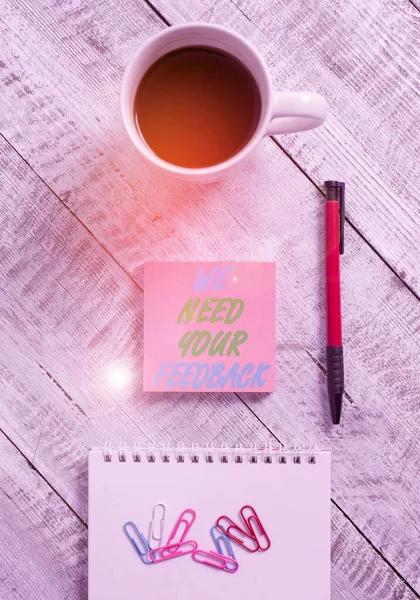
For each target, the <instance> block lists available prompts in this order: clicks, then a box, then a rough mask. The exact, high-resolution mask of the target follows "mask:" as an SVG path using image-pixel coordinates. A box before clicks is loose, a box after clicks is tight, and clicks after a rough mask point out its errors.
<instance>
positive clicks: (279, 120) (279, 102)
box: [267, 92, 328, 135]
mask: <svg viewBox="0 0 420 600" xmlns="http://www.w3.org/2000/svg"><path fill="white" fill-rule="evenodd" d="M327 110H328V105H327V101H326V100H325V98H324V97H323V96H320V95H319V94H312V93H310V92H275V93H274V103H273V114H272V117H271V121H270V123H269V125H268V127H267V135H277V134H278V133H295V132H297V131H306V130H307V129H314V128H315V127H319V125H322V123H323V122H324V121H325V118H326V116H327Z"/></svg>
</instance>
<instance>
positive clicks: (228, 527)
mask: <svg viewBox="0 0 420 600" xmlns="http://www.w3.org/2000/svg"><path fill="white" fill-rule="evenodd" d="M245 525H246V526H247V530H246V531H245V530H244V529H242V528H241V527H239V525H237V524H236V523H235V522H234V521H232V519H229V517H226V516H225V515H223V516H222V517H219V518H218V519H217V521H216V526H217V528H218V529H220V531H221V532H222V533H224V534H225V535H227V536H228V537H229V538H230V539H231V540H233V541H234V542H236V543H237V544H239V545H240V546H242V548H244V550H248V552H257V551H258V550H259V549H260V546H259V544H258V540H257V538H256V537H255V536H254V532H253V530H252V529H248V523H247V522H245Z"/></svg>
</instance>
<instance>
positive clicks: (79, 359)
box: [2, 144, 411, 566]
mask: <svg viewBox="0 0 420 600" xmlns="http://www.w3.org/2000/svg"><path fill="white" fill-rule="evenodd" d="M2 166H3V173H4V174H5V175H4V178H3V181H2V184H3V189H4V191H5V201H6V203H7V204H8V205H9V209H8V211H5V214H6V216H8V219H6V218H5V219H4V223H5V224H7V225H8V227H7V228H4V229H3V231H4V232H5V237H4V238H3V239H4V244H5V245H6V244H7V245H9V249H8V255H6V256H5V258H6V260H4V261H2V265H3V267H4V270H3V272H2V275H3V277H4V281H5V286H4V289H5V292H6V294H10V295H9V296H8V297H6V299H5V305H6V306H5V309H6V310H5V313H4V314H5V323H4V326H3V329H4V330H6V331H7V337H6V341H5V344H4V345H5V346H7V347H8V348H9V349H10V350H11V351H10V356H8V357H5V360H4V364H3V369H4V370H3V374H4V376H3V378H2V379H3V381H5V382H7V387H6V388H5V390H4V393H5V394H6V395H7V396H8V397H10V400H11V401H10V402H8V404H7V407H8V409H9V411H10V412H7V411H6V414H5V415H4V416H3V418H5V419H6V422H7V429H8V431H12V432H13V435H14V436H16V439H17V441H18V443H19V445H20V446H21V447H22V448H24V450H25V452H28V454H29V456H33V455H34V456H35V464H36V465H37V466H42V469H43V472H44V473H45V476H46V477H48V479H49V480H50V481H51V482H52V483H53V485H54V487H58V488H59V489H61V490H62V491H63V493H64V495H65V497H66V499H67V500H68V501H69V502H71V503H72V504H73V505H74V506H75V508H76V509H77V510H79V511H80V513H81V514H82V516H83V517H84V518H85V516H86V513H85V511H86V490H85V489H83V488H81V486H80V484H77V485H75V483H74V482H79V481H80V480H82V481H85V471H84V469H85V449H86V447H87V446H89V445H90V444H92V443H94V444H95V443H96V444H97V443H102V442H103V441H104V439H106V438H107V437H111V439H114V440H118V439H128V440H131V441H132V440H135V439H140V441H147V439H152V438H153V437H155V438H156V437H160V440H159V441H163V440H165V438H168V439H171V440H173V441H175V440H176V439H177V438H180V437H182V438H184V439H185V440H186V442H187V443H188V442H192V441H197V442H198V441H200V442H203V441H211V440H213V441H215V442H221V441H223V440H228V441H230V440H231V441H232V443H234V442H236V441H237V440H241V441H242V442H243V443H247V442H248V443H249V442H250V441H251V440H253V439H256V438H258V439H261V440H262V441H265V440H266V439H267V438H266V437H265V436H266V435H267V433H264V429H261V430H257V428H256V427H255V424H249V425H247V421H246V418H245V416H244V414H246V412H245V413H244V412H242V411H240V412H239V413H238V412H237V409H238V407H237V400H236V398H235V397H234V396H231V395H227V396H225V397H224V398H223V397H218V396H212V397H211V398H210V396H209V397H206V398H205V399H204V398H201V397H200V399H196V398H194V397H192V396H190V395H184V396H178V395H171V398H174V400H169V398H168V397H166V398H165V397H160V398H159V397H156V398H153V402H150V396H149V398H148V397H147V396H144V395H141V394H140V393H139V382H140V379H141V348H140V347H139V345H140V344H139V342H141V327H140V328H138V320H139V314H141V308H142V301H141V294H140V292H139V290H138V288H137V286H135V285H134V284H133V282H132V281H131V280H130V279H129V278H128V277H127V276H125V275H124V273H123V271H122V270H121V269H120V268H118V267H117V266H116V265H115V263H114V262H113V261H112V259H111V258H110V257H109V256H107V254H106V252H105V251H104V250H103V249H102V248H101V247H100V246H99V244H98V243H97V242H94V241H93V240H91V242H90V243H89V239H90V236H88V235H87V232H86V231H85V229H84V228H83V227H82V226H81V225H80V224H77V223H74V219H73V217H72V216H71V214H70V213H69V211H66V209H65V208H64V207H63V205H62V204H61V203H60V202H59V201H58V199H57V198H55V197H54V196H53V194H52V193H51V192H49V191H48V190H47V191H46V190H45V187H44V186H43V184H41V183H40V181H39V180H38V178H37V177H36V176H35V174H34V173H33V172H32V171H31V170H30V169H29V168H28V167H27V166H26V165H24V164H23V163H22V161H20V160H19V159H18V157H17V156H16V155H15V154H14V153H13V151H12V150H11V149H10V146H8V145H7V144H3V156H2ZM305 185H306V184H305ZM41 207H42V210H41ZM43 211H46V213H47V214H48V216H49V218H48V223H47V224H45V218H44V214H43ZM59 215H61V216H59ZM63 215H65V216H63ZM61 219H62V220H63V223H61ZM79 229H80V230H81V231H82V232H83V233H84V235H83V236H81V235H80V233H78V230H79ZM85 236H87V238H88V239H87V240H86V239H85ZM18 241H19V243H18ZM92 247H93V251H92V250H91V248H92ZM29 251H30V252H29ZM98 254H99V256H98ZM41 257H42V260H41ZM76 258H77V260H76ZM107 260H108V261H109V263H110V264H111V265H112V266H113V267H114V268H115V269H114V270H115V271H116V274H115V272H114V270H112V271H111V273H112V276H111V275H110V274H109V272H107V269H106V268H105V266H106V265H107ZM378 262H379V264H381V263H380V261H378ZM37 269H40V271H39V272H38V271H37ZM284 274H285V275H286V274H287V271H285V272H284ZM124 278H125V279H127V280H128V295H129V298H130V297H131V294H132V293H133V294H134V298H133V299H130V300H129V301H125V302H124V300H123V297H124V295H125V294H126V293H127V289H126V285H125V284H124ZM39 281H42V282H43V283H42V286H37V285H36V282H39ZM31 282H32V285H31ZM290 283H291V282H290V274H289V275H288V281H286V282H284V281H283V282H280V289H281V290H282V294H283V295H284V287H283V286H284V285H286V287H287V286H289V285H290ZM38 288H39V289H38ZM119 290H120V294H121V296H119V295H118V291H119ZM106 292H108V293H109V294H110V296H107V294H106ZM402 292H403V293H404V294H406V293H408V292H407V291H406V290H405V289H402ZM12 301H13V304H12V308H13V310H11V307H10V305H11V302H12ZM398 302H400V300H398ZM92 303H93V305H92ZM83 307H85V308H86V309H87V310H86V313H85V312H84V310H83ZM286 308H287V313H288V314H289V315H290V316H291V315H292V312H293V311H294V310H296V308H294V309H292V308H291V307H290V306H289V307H286V306H283V310H285V309H286ZM373 310H375V308H373ZM113 311H115V314H114V313H113ZM85 314H86V317H88V318H85ZM280 320H281V322H282V323H281V326H282V329H284V321H283V320H282V319H280ZM286 320H287V319H286ZM17 325H18V326H17ZM75 327H76V329H75ZM89 329H90V330H91V331H90V334H89ZM40 332H42V333H43V335H42V338H45V341H44V340H43V343H42V345H41V346H40V345H39V335H40ZM284 333H285V332H284V331H283V336H284ZM89 335H90V336H91V337H92V339H90V337H89ZM294 335H295V333H294ZM287 339H291V338H289V335H286V341H287ZM128 340H131V342H132V343H131V344H130V343H129V342H128ZM305 342H306V340H301V345H300V344H296V345H295V346H293V345H292V344H287V343H282V344H281V345H280V347H279V355H280V356H279V357H280V362H281V364H282V369H284V370H283V372H282V373H281V374H280V378H279V385H280V396H279V397H277V398H276V397H273V402H272V403H270V406H271V407H272V406H273V404H274V406H275V407H276V408H275V412H274V414H273V413H272V414H271V420H268V421H267V422H268V426H269V427H270V428H272V429H273V431H275V432H276V434H277V435H278V436H279V435H280V436H281V438H282V439H283V440H284V439H287V438H289V439H291V435H292V432H293V431H294V430H295V431H296V432H297V431H298V430H297V429H296V424H294V425H291V426H290V429H289V428H288V425H289V424H288V423H287V424H286V425H284V424H283V425H281V426H279V421H280V420H283V419H284V418H285V417H287V414H288V413H289V411H290V413H291V414H290V416H289V417H287V418H288V419H291V420H293V419H296V421H297V422H299V420H301V419H302V416H300V417H299V416H298V417H297V416H296V409H297V413H300V411H301V410H302V409H301V408H299V407H294V403H295V399H296V396H295V389H296V386H297V385H298V379H300V380H301V383H300V389H301V390H302V400H303V401H304V400H305V396H307V397H308V398H311V396H312V395H313V398H314V400H313V402H314V403H318V405H319V406H320V407H321V403H323V401H324V385H325V384H324V381H323V379H324V377H323V375H322V373H321V372H320V371H319V369H318V367H317V366H316V365H315V364H314V363H313V362H312V361H311V360H308V357H307V355H306V353H305ZM22 346H24V347H25V351H24V352H22ZM40 351H41V354H40V355H39V352H40ZM122 357H123V358H122ZM285 358H286V360H285ZM302 358H303V359H304V360H303V361H302ZM101 361H106V363H105V364H102V368H101ZM119 361H120V362H119ZM127 365H128V366H129V371H130V373H131V374H132V375H134V377H133V379H132V381H131V382H130V385H129V386H127V387H125V388H124V387H123V388H122V389H119V388H117V389H115V388H114V389H112V388H111V386H110V385H109V384H110V381H109V379H108V378H107V377H106V372H107V371H108V370H109V369H111V371H112V368H114V367H115V366H116V367H117V368H120V367H121V366H122V367H124V366H125V367H127ZM296 371H298V372H297V375H298V378H297V377H296ZM135 375H137V376H138V379H136V377H135ZM306 380H308V381H306ZM58 382H59V383H58ZM285 384H287V386H288V387H286V388H285ZM55 394H56V395H57V396H58V401H57V398H55ZM281 396H283V398H281ZM111 398H113V401H111ZM114 402H115V403H116V404H118V406H120V407H122V412H120V411H119V410H118V409H117V408H115V407H114ZM267 402H269V398H265V399H257V398H256V399H255V401H252V404H251V406H252V408H253V410H256V411H260V410H261V407H262V406H264V405H266V403H267ZM172 403H173V404H172ZM218 403H220V404H218ZM168 404H169V406H168ZM220 406H222V407H223V410H222V411H220V410H218V409H219V408H220ZM29 407H30V408H31V411H29ZM231 407H233V409H231ZM321 408H322V407H321ZM307 409H309V410H310V411H311V416H310V419H312V418H318V419H319V420H320V422H319V423H318V426H320V427H321V428H324V429H328V428H327V425H326V424H325V423H324V419H325V421H327V419H326V418H325V417H326V415H325V414H323V412H322V411H321V413H319V412H318V411H317V410H315V409H314V405H312V401H310V402H308V403H307V405H306V408H305V410H307ZM31 417H32V418H33V419H34V420H32V418H31ZM87 417H89V418H87ZM375 418H376V417H375ZM92 419H93V420H94V423H92V422H91V420H92ZM272 419H276V421H275V422H273V421H272ZM220 420H222V421H220ZM305 422H306V419H305ZM220 423H221V424H220ZM244 423H245V428H243V427H244ZM23 424H24V426H23ZM218 424H219V425H218ZM215 425H216V429H213V427H214V426H215ZM280 427H282V429H281V430H280ZM299 433H300V432H299ZM283 434H284V435H283ZM297 435H298V433H297ZM330 435H331V438H332V441H333V446H335V440H334V436H333V434H330ZM340 435H342V434H341V432H340ZM311 437H312V435H311ZM311 437H308V438H306V439H311ZM337 437H340V436H337ZM318 438H319V434H318ZM329 443H331V440H330V442H329ZM345 443H346V442H345V440H344V441H343V444H344V445H345ZM363 443H364V446H363V448H362V449H358V448H357V446H355V447H354V448H350V447H348V450H347V451H348V452H350V451H351V453H352V454H351V456H348V455H346V456H344V460H345V461H347V464H344V468H345V469H347V470H346V473H348V470H349V466H352V482H353V481H354V480H355V475H354V471H355V470H356V471H358V468H359V465H358V462H357V461H359V460H361V461H362V462H363V461H365V460H366V455H367V454H371V453H372V449H374V446H373V447H372V445H369V440H364V442H363ZM362 450H363V453H362ZM381 451H383V448H382V450H381ZM365 453H366V454H365ZM340 460H341V458H340ZM367 466H368V468H370V465H367ZM410 466H411V465H410ZM341 467H342V465H340V468H341ZM395 469H397V470H399V469H400V463H399V461H398V462H397V463H396V466H395V467H394V470H395ZM346 473H345V474H346ZM376 473H377V472H376ZM410 473H411V471H410ZM363 474H364V473H362V475H363ZM357 475H358V476H359V477H360V474H357ZM334 480H336V476H335V477H334ZM357 483H358V485H357V486H356V489H355V490H354V492H352V494H354V495H357V496H360V495H361V496H362V499H361V502H362V503H363V506H362V508H361V509H360V510H362V511H364V513H366V504H368V503H370V502H371V498H370V497H365V493H366V492H365V489H364V485H365V482H364V481H363V480H362V481H360V480H359V481H358V482H357ZM394 483H395V482H394ZM371 486H372V481H371V480H370V481H369V487H371ZM389 486H390V480H389V477H388V476H387V478H386V479H385V483H384V489H383V490H381V493H383V494H384V495H386V494H387V493H389ZM343 489H344V490H345V491H347V492H348V490H346V487H345V485H344V486H343ZM397 492H398V494H399V490H397ZM394 496H395V492H393V494H392V497H394ZM349 500H351V496H350V495H349V498H346V499H345V501H346V502H348V501H349ZM400 500H401V499H400V498H399V501H400ZM388 501H390V500H389V498H388ZM391 501H392V498H391ZM407 506H408V509H407V511H408V518H409V519H410V518H411V515H410V514H409V508H410V504H409V503H407ZM368 514H369V513H368ZM393 518H394V519H395V518H396V515H395V514H394V515H393ZM398 518H399V517H398V515H397V519H398ZM397 564H398V566H400V565H401V563H400V562H399V561H398V562H397Z"/></svg>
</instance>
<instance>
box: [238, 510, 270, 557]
mask: <svg viewBox="0 0 420 600" xmlns="http://www.w3.org/2000/svg"><path fill="white" fill-rule="evenodd" d="M240 513H241V517H242V519H243V520H244V523H245V524H246V526H247V527H248V529H249V530H250V532H251V533H252V536H253V537H254V538H255V539H256V541H257V544H258V547H259V549H260V550H261V551H262V552H265V551H266V550H268V549H269V548H270V546H271V541H270V538H269V537H268V535H267V532H266V531H265V529H264V527H263V524H262V523H261V521H260V518H259V516H258V515H257V513H256V511H255V508H253V507H252V506H249V504H247V505H245V506H243V507H242V508H241V510H240Z"/></svg>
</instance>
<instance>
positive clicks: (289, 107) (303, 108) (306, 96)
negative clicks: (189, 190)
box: [121, 23, 327, 182]
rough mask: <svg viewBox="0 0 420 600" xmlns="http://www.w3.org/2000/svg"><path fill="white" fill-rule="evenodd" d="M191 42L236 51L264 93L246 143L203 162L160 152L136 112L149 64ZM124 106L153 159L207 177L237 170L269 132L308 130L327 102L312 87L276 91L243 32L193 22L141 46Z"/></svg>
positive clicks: (184, 175) (131, 129)
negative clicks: (184, 162) (178, 160)
mask: <svg viewBox="0 0 420 600" xmlns="http://www.w3.org/2000/svg"><path fill="white" fill-rule="evenodd" d="M188 46H207V47H211V48H216V49H218V50H221V51H222V52H223V51H224V52H227V53H229V54H232V55H233V56H235V57H236V58H237V59H239V60H240V61H241V62H242V63H243V64H244V65H245V66H246V67H247V68H248V70H249V71H250V72H251V74H252V75H253V77H254V79H255V81H256V83H257V85H258V87H259V91H260V94H261V114H260V118H259V122H258V125H257V127H256V129H255V131H254V134H253V135H252V137H251V139H250V140H249V141H248V143H247V144H246V145H245V146H244V147H243V148H241V149H240V150H239V151H238V152H237V153H236V154H235V155H234V156H232V157H230V158H229V159H228V160H225V161H224V162H221V163H218V164H216V165H212V166H208V167H203V168H187V167H180V166H178V165H174V164H171V163H169V162H167V161H165V160H163V159H162V158H160V157H159V156H157V155H156V154H155V152H153V150H152V149H151V148H150V147H149V146H148V145H147V143H146V142H145V140H144V139H143V136H142V135H141V132H139V130H138V127H137V125H136V122H135V118H134V99H135V95H136V91H137V88H138V86H139V83H140V81H141V79H142V77H143V76H144V75H145V73H146V72H147V70H148V69H149V67H151V66H152V65H153V64H154V63H155V62H156V61H157V60H158V59H159V58H161V57H162V56H163V55H165V54H167V53H168V52H171V51H173V50H177V49H179V48H185V47H188ZM168 102H170V98H168ZM121 110H122V116H123V120H124V124H125V127H126V129H127V131H128V134H129V136H130V138H131V139H132V141H133V142H134V144H135V146H136V147H137V148H138V150H140V152H141V154H142V155H143V156H144V157H145V158H146V159H147V160H148V161H149V162H150V163H152V164H153V165H155V166H157V167H159V168H160V169H163V171H165V172H167V173H171V174H172V175H175V176H177V177H179V178H181V179H185V180H189V181H199V182H208V181H215V180H217V179H220V178H221V177H223V176H225V175H227V174H230V173H232V172H233V171H235V170H236V169H237V168H238V167H239V166H240V165H242V164H243V162H244V161H245V160H246V159H247V158H248V157H249V155H250V154H251V153H252V151H253V150H254V149H255V147H256V145H257V144H258V142H259V141H260V140H261V139H262V138H263V137H264V136H265V135H277V134H281V133H293V132H297V131H305V130H307V129H313V128H314V127H318V126H319V125H322V123H323V122H324V121H325V117H326V114H327V103H326V100H325V99H324V98H323V97H322V96H320V95H319V94H314V93H310V92H275V91H274V90H273V86H272V83H271V78H270V74H269V72H268V69H267V66H266V65H265V63H264V61H263V60H262V58H261V56H260V55H259V54H258V52H257V51H256V49H255V48H254V47H253V46H252V45H251V44H250V43H249V42H248V41H247V40H246V39H245V38H244V37H242V36H241V35H239V34H237V33H235V32H233V31H231V30H230V29H226V28H225V27H220V26H219V25H208V24H206V23H191V24H187V25H179V26H176V27H169V28H168V29H165V30H164V31H162V32H161V33H159V34H157V35H155V36H154V37H153V38H151V39H150V40H148V41H147V42H146V43H145V44H144V45H143V46H142V47H141V48H140V49H139V51H138V52H137V54H136V55H135V56H134V57H133V59H132V60H131V62H130V64H129V65H128V67H127V69H126V71H125V74H124V78H123V82H122V90H121Z"/></svg>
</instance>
